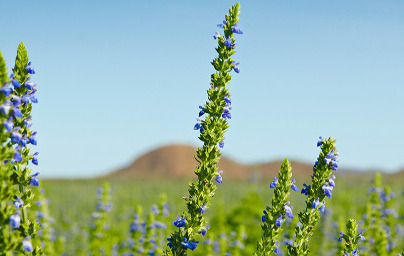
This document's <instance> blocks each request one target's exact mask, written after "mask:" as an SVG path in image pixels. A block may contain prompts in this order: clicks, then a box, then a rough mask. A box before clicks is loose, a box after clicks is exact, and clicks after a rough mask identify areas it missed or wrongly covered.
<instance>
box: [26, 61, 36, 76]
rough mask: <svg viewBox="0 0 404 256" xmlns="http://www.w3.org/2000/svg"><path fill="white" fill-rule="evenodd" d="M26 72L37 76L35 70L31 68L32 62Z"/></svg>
mask: <svg viewBox="0 0 404 256" xmlns="http://www.w3.org/2000/svg"><path fill="white" fill-rule="evenodd" d="M25 70H26V71H27V73H28V74H35V70H34V68H33V67H31V61H30V62H28V66H26V67H25Z"/></svg>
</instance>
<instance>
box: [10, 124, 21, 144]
mask: <svg viewBox="0 0 404 256" xmlns="http://www.w3.org/2000/svg"><path fill="white" fill-rule="evenodd" d="M20 129H21V127H15V128H14V130H13V132H12V133H11V141H12V142H14V143H20V141H21V138H22V135H21V133H19V132H18V131H19V130H20Z"/></svg>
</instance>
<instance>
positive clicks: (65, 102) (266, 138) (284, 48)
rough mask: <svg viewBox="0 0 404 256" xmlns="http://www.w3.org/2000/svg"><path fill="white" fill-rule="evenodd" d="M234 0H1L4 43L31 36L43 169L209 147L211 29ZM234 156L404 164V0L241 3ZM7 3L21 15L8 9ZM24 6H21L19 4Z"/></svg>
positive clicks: (79, 168)
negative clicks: (204, 134) (328, 150)
mask: <svg viewBox="0 0 404 256" xmlns="http://www.w3.org/2000/svg"><path fill="white" fill-rule="evenodd" d="M232 3H234V1H213V0H209V1H185V0H180V1H153V0H150V1H129V0H127V1H100V0H97V1H93V0H88V1H1V2H0V9H1V10H3V13H2V16H1V17H0V22H1V24H3V25H4V24H5V26H3V27H2V32H1V36H0V38H1V40H0V50H1V51H2V53H3V56H4V57H5V58H6V61H7V63H8V66H9V67H10V68H11V67H12V66H13V62H14V58H15V54H16V49H17V46H18V43H19V42H20V41H22V42H24V44H25V45H26V47H27V49H28V54H29V56H30V59H31V60H32V62H33V65H34V67H35V70H36V72H37V74H36V75H35V77H34V80H35V81H37V83H38V85H39V86H38V90H39V91H38V98H39V102H40V104H38V105H36V106H35V109H34V111H33V120H34V126H33V127H34V129H36V130H38V144H39V145H38V150H39V152H40V155H39V161H40V165H39V168H37V169H39V171H40V172H41V174H42V175H43V177H91V176H93V175H98V174H103V173H106V172H107V171H109V170H112V169H116V168H120V167H123V166H125V165H127V164H129V163H131V162H132V161H133V160H134V158H135V157H137V156H140V155H141V154H142V153H144V152H146V151H148V150H150V149H153V148H156V147H158V146H160V145H165V144H169V143H187V144H193V145H200V143H199V141H198V139H197V136H198V134H197V132H195V131H193V129H192V127H193V125H194V123H195V118H196V116H197V113H198V105H200V104H202V103H204V102H205V100H206V90H207V88H208V86H209V78H210V74H211V73H212V72H213V68H212V66H211V65H210V61H211V60H212V58H213V57H214V56H215V51H214V47H215V46H216V42H215V40H214V39H213V38H212V35H213V34H214V33H215V31H219V28H217V27H216V25H217V24H218V23H220V22H221V20H222V19H223V17H224V14H225V13H226V12H227V10H228V8H229V7H230V5H231V4H232ZM241 8H242V14H241V20H240V23H239V26H240V28H241V29H242V30H243V31H244V35H242V36H239V37H238V40H237V47H236V50H237V53H236V55H235V56H234V58H235V59H236V60H237V61H239V62H240V63H241V65H240V67H241V73H240V74H235V75H234V76H233V80H232V82H231V84H230V90H231V93H232V102H233V104H232V105H233V111H232V116H233V119H232V120H231V122H230V124H231V127H230V129H229V130H228V133H227V134H226V145H225V149H224V154H225V155H227V156H230V157H232V158H234V159H237V160H239V161H241V162H244V163H253V162H256V161H266V160H271V159H280V158H285V157H288V158H290V159H298V160H303V161H307V162H314V160H315V158H316V156H317V154H318V149H317V148H316V145H315V144H316V141H317V138H318V136H319V135H322V136H330V135H332V136H333V137H335V138H337V139H338V142H337V145H338V147H339V148H340V150H341V153H342V154H341V157H340V163H341V166H343V167H353V168H357V169H363V170H366V169H375V168H380V169H384V170H387V171H394V170H397V169H399V168H402V167H404V153H403V151H402V145H403V143H404V139H403V136H402V132H403V131H404V115H403V110H404V101H403V96H404V76H403V74H404V50H403V47H404V33H402V31H403V27H404V16H403V15H402V14H403V13H404V2H402V1H372V0H366V1H365V0H363V1H297V0H296V1H265V0H262V1H258V0H257V1H254V0H249V1H241ZM4 10H8V11H4ZM15 10H18V11H15Z"/></svg>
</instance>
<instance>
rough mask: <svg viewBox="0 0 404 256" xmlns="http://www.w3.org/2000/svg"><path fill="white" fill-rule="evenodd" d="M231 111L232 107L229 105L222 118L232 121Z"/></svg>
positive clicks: (224, 109)
mask: <svg viewBox="0 0 404 256" xmlns="http://www.w3.org/2000/svg"><path fill="white" fill-rule="evenodd" d="M230 110H231V107H229V106H227V105H226V106H225V107H224V108H223V114H222V117H223V118H224V119H226V118H228V119H231V113H230Z"/></svg>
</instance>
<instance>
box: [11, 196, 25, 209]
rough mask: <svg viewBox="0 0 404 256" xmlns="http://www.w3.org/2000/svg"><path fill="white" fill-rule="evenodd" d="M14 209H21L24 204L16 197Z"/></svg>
mask: <svg viewBox="0 0 404 256" xmlns="http://www.w3.org/2000/svg"><path fill="white" fill-rule="evenodd" d="M13 204H14V207H15V209H19V208H21V206H23V205H24V202H23V201H22V200H21V198H20V197H16V199H15V201H14V202H13Z"/></svg>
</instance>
